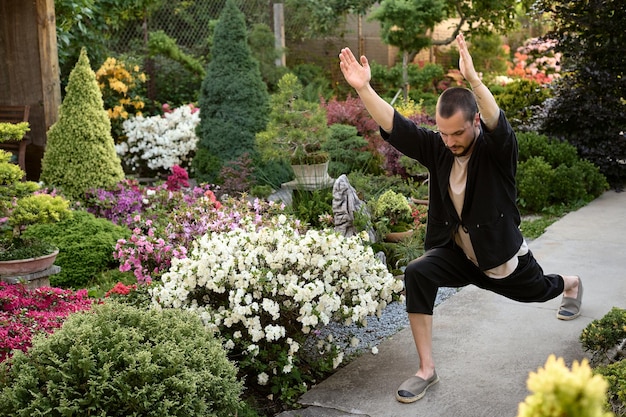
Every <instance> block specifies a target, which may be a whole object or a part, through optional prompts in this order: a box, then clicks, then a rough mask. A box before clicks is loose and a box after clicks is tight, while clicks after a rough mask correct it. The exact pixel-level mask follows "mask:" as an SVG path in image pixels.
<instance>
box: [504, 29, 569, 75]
mask: <svg viewBox="0 0 626 417" xmlns="http://www.w3.org/2000/svg"><path fill="white" fill-rule="evenodd" d="M555 46H556V41H554V40H543V39H540V38H531V39H528V40H527V41H526V42H525V43H524V45H522V46H520V47H519V48H517V51H516V52H515V57H514V59H513V64H514V67H513V68H511V69H509V70H508V71H507V74H508V75H510V76H517V77H522V78H525V79H529V80H533V81H536V82H538V83H539V84H542V85H545V84H549V83H551V82H552V81H554V80H555V79H556V78H558V77H559V76H560V71H561V55H562V54H561V53H560V52H554V47H555Z"/></svg>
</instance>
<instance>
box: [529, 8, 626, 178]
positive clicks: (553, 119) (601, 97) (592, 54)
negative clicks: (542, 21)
mask: <svg viewBox="0 0 626 417" xmlns="http://www.w3.org/2000/svg"><path fill="white" fill-rule="evenodd" d="M538 6H539V7H540V9H543V10H545V11H550V12H551V13H552V18H553V20H554V30H553V31H552V32H551V33H550V34H549V36H550V37H552V38H554V39H556V40H558V42H559V43H558V45H557V47H556V50H557V51H558V52H562V53H563V55H564V59H563V67H564V69H566V70H567V71H568V73H566V76H565V77H563V78H562V79H560V80H559V82H558V83H557V88H556V90H555V98H554V100H549V101H548V103H547V106H546V109H545V113H544V115H543V123H542V126H541V128H542V131H543V132H545V133H547V134H548V135H550V136H553V137H557V138H563V139H566V140H567V141H568V142H569V143H571V144H573V145H574V146H576V148H577V149H578V151H579V154H580V156H581V157H582V158H585V159H588V160H589V161H591V162H593V163H594V165H596V166H598V168H599V169H600V171H601V172H602V173H603V174H604V175H605V177H606V178H607V180H608V181H609V183H610V184H611V186H613V187H615V188H618V189H620V188H622V186H623V184H624V181H625V180H626V167H625V166H624V164H623V162H621V161H624V160H626V136H624V134H623V133H621V132H623V131H624V126H626V100H624V97H626V31H624V22H625V21H626V8H625V7H624V3H623V1H621V0H609V1H604V0H602V1H601V0H592V1H574V2H572V1H564V0H558V1H552V0H542V1H540V2H539V3H538Z"/></svg>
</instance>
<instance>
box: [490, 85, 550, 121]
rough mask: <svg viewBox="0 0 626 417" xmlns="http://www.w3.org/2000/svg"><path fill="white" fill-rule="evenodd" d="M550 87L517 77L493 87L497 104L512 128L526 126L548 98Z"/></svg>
mask: <svg viewBox="0 0 626 417" xmlns="http://www.w3.org/2000/svg"><path fill="white" fill-rule="evenodd" d="M550 96H551V94H550V89H548V88H547V87H543V86H541V84H539V83H538V82H536V81H533V80H527V79H519V80H515V81H514V82H512V83H508V84H506V85H504V86H502V87H499V88H497V89H494V97H495V99H496V101H497V102H498V105H499V106H500V108H501V109H502V110H504V112H505V113H506V116H507V119H508V120H509V122H510V123H511V126H513V128H514V129H516V130H519V129H523V128H524V127H526V126H528V125H529V124H530V122H531V121H532V119H533V117H534V116H535V113H539V112H540V106H541V105H542V104H543V102H544V101H546V100H547V99H548V98H550Z"/></svg>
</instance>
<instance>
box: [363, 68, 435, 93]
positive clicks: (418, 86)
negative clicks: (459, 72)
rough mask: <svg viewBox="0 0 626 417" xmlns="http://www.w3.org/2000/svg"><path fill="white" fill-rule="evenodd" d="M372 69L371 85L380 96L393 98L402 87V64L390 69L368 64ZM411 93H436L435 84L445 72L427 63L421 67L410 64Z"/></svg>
mask: <svg viewBox="0 0 626 417" xmlns="http://www.w3.org/2000/svg"><path fill="white" fill-rule="evenodd" d="M370 66H371V69H372V85H373V86H374V88H376V91H378V92H379V93H380V94H381V96H384V97H393V96H394V95H395V94H396V93H397V91H398V89H400V88H401V87H402V64H396V65H394V66H393V67H391V68H388V67H387V66H385V65H381V64H378V63H376V62H372V63H370ZM407 71H408V76H409V85H410V86H411V92H413V93H417V94H418V95H419V94H420V93H433V94H434V93H436V92H437V84H438V83H439V81H441V80H442V79H443V78H444V75H445V71H444V69H443V67H442V66H441V65H438V64H432V63H427V64H424V65H423V66H420V65H414V64H411V65H409V66H408V67H407Z"/></svg>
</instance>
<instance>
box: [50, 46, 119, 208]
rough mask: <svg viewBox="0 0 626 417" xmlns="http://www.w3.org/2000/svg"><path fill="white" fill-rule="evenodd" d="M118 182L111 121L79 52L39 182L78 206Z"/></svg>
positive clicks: (87, 63)
mask: <svg viewBox="0 0 626 417" xmlns="http://www.w3.org/2000/svg"><path fill="white" fill-rule="evenodd" d="M122 179H124V171H123V169H122V163H121V161H120V158H119V157H118V156H117V153H116V152H115V144H114V141H113V136H112V135H111V121H110V120H109V116H108V115H107V112H106V110H104V102H103V101H102V93H101V92H100V89H99V88H98V82H97V81H96V74H95V73H94V72H93V70H92V69H91V67H90V66H89V58H88V57H87V51H86V49H85V48H83V49H82V50H81V53H80V57H79V58H78V62H77V63H76V66H75V67H74V69H73V70H72V72H71V74H70V78H69V83H68V85H67V89H66V93H65V98H64V99H63V104H62V105H61V107H60V109H59V119H58V120H57V122H56V123H55V124H53V125H52V127H51V128H50V130H49V131H48V141H47V143H46V151H45V153H44V155H43V159H42V161H41V176H40V180H41V181H42V182H43V183H44V184H46V185H47V186H50V187H55V188H59V189H61V190H62V191H63V194H64V195H65V196H66V197H68V198H70V199H73V200H82V199H83V198H84V195H85V192H86V191H87V190H89V189H91V188H108V187H112V186H113V185H115V184H117V183H118V182H119V181H121V180H122Z"/></svg>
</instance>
